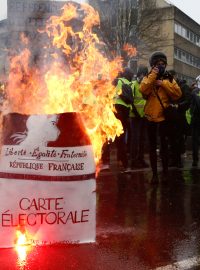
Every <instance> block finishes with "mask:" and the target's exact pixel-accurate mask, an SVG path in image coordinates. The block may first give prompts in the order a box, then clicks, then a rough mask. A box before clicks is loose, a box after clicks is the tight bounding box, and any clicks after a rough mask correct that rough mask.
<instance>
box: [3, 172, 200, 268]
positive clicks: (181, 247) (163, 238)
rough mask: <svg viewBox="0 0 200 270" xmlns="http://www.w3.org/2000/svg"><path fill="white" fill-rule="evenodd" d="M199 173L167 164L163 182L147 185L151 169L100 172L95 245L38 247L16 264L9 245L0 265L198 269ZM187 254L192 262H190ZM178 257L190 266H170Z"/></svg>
mask: <svg viewBox="0 0 200 270" xmlns="http://www.w3.org/2000/svg"><path fill="white" fill-rule="evenodd" d="M199 175H200V170H198V169H197V170H190V169H186V170H176V169H171V170H170V172H169V177H168V181H167V183H159V184H158V185H151V184H150V183H149V179H150V178H151V172H150V170H146V171H144V172H143V171H138V172H130V173H120V172H116V170H114V169H113V168H111V170H110V171H103V172H101V173H100V174H99V176H98V178H97V215H96V217H97V237H96V243H95V244H83V245H74V246H73V245H70V246H54V247H37V248H34V249H33V251H32V252H31V253H30V254H27V259H26V262H24V263H21V264H20V263H19V262H18V258H17V254H16V252H15V251H14V250H12V249H2V250H1V251H0V265H1V266H0V269H1V270H9V269H11V270H15V269H20V270H21V269H27V270H28V269H29V270H35V269H42V270H46V269H48V270H51V269H52V270H54V269H59V270H64V269H77V270H99V269H101V270H116V269H123V270H129V269H131V270H132V269H135V270H140V269H141V270H146V269H159V270H160V269H168V270H169V269H198V266H197V265H198V258H199V255H200V254H199V253H200V252H199V251H200V229H199V228H200V226H199V225H200V199H199V198H200V177H199ZM191 258H193V260H194V258H196V264H195V263H193V264H192V266H191V267H190V264H189V261H188V260H189V259H191ZM177 262H186V265H187V263H188V267H189V268H187V266H184V267H185V268H181V267H180V265H179V266H177V267H176V268H170V267H172V266H170V265H171V264H173V263H177ZM160 267H161V268H160ZM167 267H168V268H167ZM174 267H175V266H174Z"/></svg>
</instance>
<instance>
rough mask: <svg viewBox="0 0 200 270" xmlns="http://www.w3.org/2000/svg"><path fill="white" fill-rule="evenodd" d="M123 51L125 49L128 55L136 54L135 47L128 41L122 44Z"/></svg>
mask: <svg viewBox="0 0 200 270" xmlns="http://www.w3.org/2000/svg"><path fill="white" fill-rule="evenodd" d="M123 51H125V52H126V53H127V55H128V56H130V57H133V56H136V55H137V49H136V48H135V47H133V46H132V45H131V44H129V43H126V44H124V46H123Z"/></svg>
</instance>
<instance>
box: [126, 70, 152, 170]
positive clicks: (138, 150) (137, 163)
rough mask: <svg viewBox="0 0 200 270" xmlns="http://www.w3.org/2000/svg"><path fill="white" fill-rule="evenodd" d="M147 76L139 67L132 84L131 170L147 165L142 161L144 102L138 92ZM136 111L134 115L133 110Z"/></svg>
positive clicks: (144, 127) (144, 130)
mask: <svg viewBox="0 0 200 270" xmlns="http://www.w3.org/2000/svg"><path fill="white" fill-rule="evenodd" d="M147 74H148V68H147V67H146V66H139V68H138V71H137V76H136V80H135V81H133V83H132V89H133V98H134V101H133V104H132V107H131V111H130V131H131V135H130V160H131V169H134V168H147V167H149V165H148V164H147V163H146V162H145V160H144V147H145V138H146V118H145V117H144V106H145V103H146V100H145V99H144V98H143V97H142V94H141V92H140V91H139V86H140V83H141V81H142V79H143V78H144V76H146V75H147ZM133 106H134V109H135V110H136V111H135V113H134V110H133Z"/></svg>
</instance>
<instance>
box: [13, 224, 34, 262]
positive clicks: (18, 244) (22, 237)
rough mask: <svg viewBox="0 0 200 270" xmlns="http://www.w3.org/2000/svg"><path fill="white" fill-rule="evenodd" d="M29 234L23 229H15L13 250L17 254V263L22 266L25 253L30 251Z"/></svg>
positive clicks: (25, 256) (24, 260)
mask: <svg viewBox="0 0 200 270" xmlns="http://www.w3.org/2000/svg"><path fill="white" fill-rule="evenodd" d="M29 238H30V236H28V232H27V231H26V230H25V229H22V228H20V229H18V230H17V231H16V241H15V250H16V252H17V255H18V264H19V265H20V266H23V265H24V264H25V263H26V258H27V253H28V252H29V251H30V248H31V245H30V241H29Z"/></svg>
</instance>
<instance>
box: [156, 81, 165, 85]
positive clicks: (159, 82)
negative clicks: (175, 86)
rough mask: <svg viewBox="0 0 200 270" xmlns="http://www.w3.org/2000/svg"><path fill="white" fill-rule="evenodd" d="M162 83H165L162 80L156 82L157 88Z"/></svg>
mask: <svg viewBox="0 0 200 270" xmlns="http://www.w3.org/2000/svg"><path fill="white" fill-rule="evenodd" d="M162 83H163V81H162V80H156V81H155V85H156V86H161V85H162Z"/></svg>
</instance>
